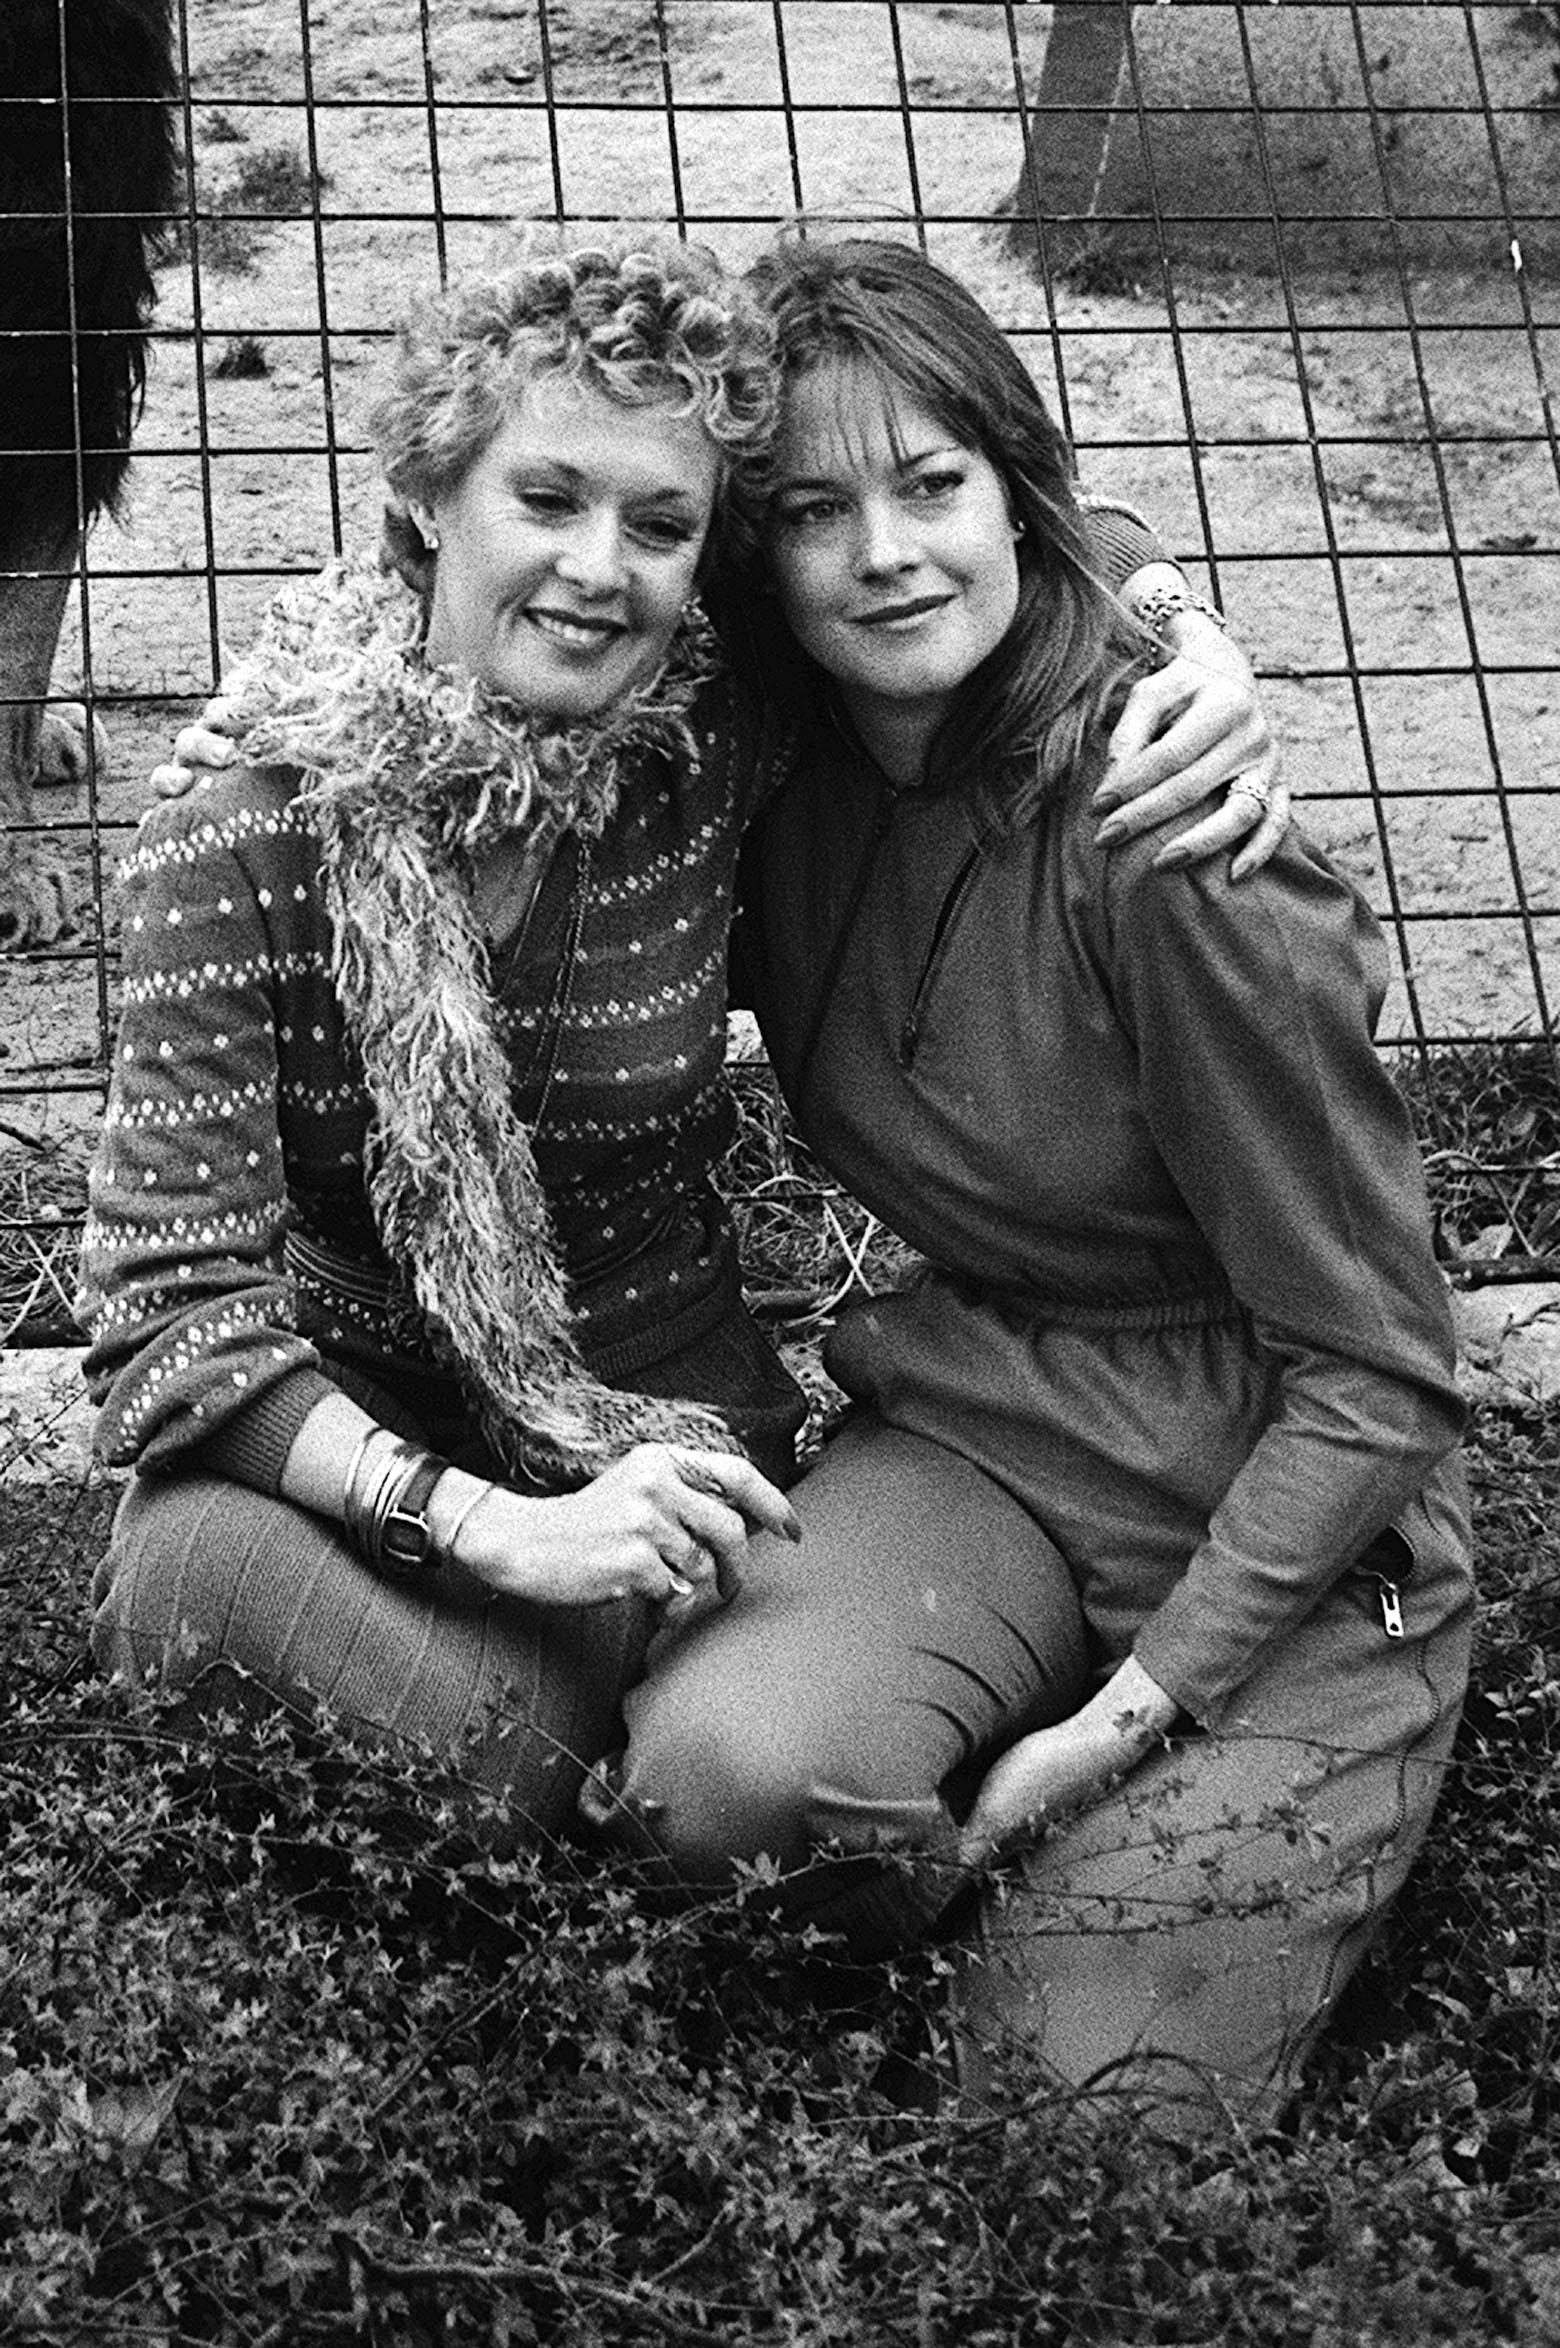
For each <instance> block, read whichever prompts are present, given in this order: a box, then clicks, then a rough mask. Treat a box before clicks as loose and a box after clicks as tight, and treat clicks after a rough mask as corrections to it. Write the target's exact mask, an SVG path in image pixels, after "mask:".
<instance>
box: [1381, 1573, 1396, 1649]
mask: <svg viewBox="0 0 1560 2348" xmlns="http://www.w3.org/2000/svg"><path fill="white" fill-rule="evenodd" d="M1376 1588H1377V1591H1378V1593H1379V1595H1380V1599H1381V1627H1382V1629H1383V1630H1384V1631H1385V1632H1386V1634H1387V1637H1388V1638H1389V1639H1400V1638H1401V1637H1402V1636H1403V1601H1402V1599H1401V1598H1400V1597H1399V1595H1398V1586H1397V1584H1396V1582H1389V1581H1387V1580H1386V1579H1385V1578H1384V1577H1383V1576H1382V1575H1380V1574H1378V1575H1377V1577H1376Z"/></svg>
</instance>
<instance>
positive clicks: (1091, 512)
mask: <svg viewBox="0 0 1560 2348" xmlns="http://www.w3.org/2000/svg"><path fill="white" fill-rule="evenodd" d="M1085 510H1086V512H1087V514H1088V520H1089V536H1090V538H1091V539H1092V540H1093V542H1094V559H1095V561H1096V562H1097V563H1098V565H1099V567H1100V570H1101V572H1102V573H1103V575H1104V577H1105V578H1106V580H1107V581H1108V582H1109V584H1110V585H1111V586H1112V587H1113V588H1114V589H1115V591H1116V593H1117V594H1118V595H1119V594H1120V592H1121V590H1122V588H1123V587H1124V586H1125V585H1126V583H1127V581H1128V580H1129V579H1130V578H1131V576H1132V574H1133V572H1134V571H1140V570H1141V569H1142V568H1143V565H1144V564H1145V563H1167V562H1170V561H1171V560H1173V557H1171V556H1170V555H1168V554H1166V552H1165V550H1164V548H1163V547H1162V546H1161V545H1160V543H1159V540H1158V539H1157V538H1156V537H1155V535H1154V532H1153V531H1152V530H1151V529H1150V528H1149V525H1148V524H1147V522H1145V521H1144V519H1143V517H1142V515H1141V514H1139V513H1136V512H1134V510H1133V508H1132V507H1131V506H1129V505H1118V504H1116V503H1114V502H1112V503H1111V504H1108V505H1104V504H1102V505H1094V504H1090V505H1089V506H1087V507H1086V509H1085Z"/></svg>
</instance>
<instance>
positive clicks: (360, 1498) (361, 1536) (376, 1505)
mask: <svg viewBox="0 0 1560 2348" xmlns="http://www.w3.org/2000/svg"><path fill="white" fill-rule="evenodd" d="M448 1466H449V1462H448V1460H445V1459H441V1458H440V1457H439V1455H438V1453H437V1452H434V1451H424V1450H423V1449H422V1448H421V1447H420V1446H419V1445H418V1444H415V1443H407V1442H404V1441H403V1440H402V1438H401V1437H400V1436H399V1435H392V1434H390V1433H389V1431H388V1430H387V1429H386V1428H384V1427H369V1428H368V1429H367V1430H366V1431H365V1432H364V1433H363V1435H361V1436H360V1437H359V1439H358V1445H357V1449H356V1450H355V1451H354V1452H353V1454H352V1463H351V1465H350V1466H349V1468H348V1469H347V1487H346V1501H345V1511H344V1513H345V1517H346V1526H347V1531H348V1532H349V1533H350V1534H351V1536H352V1539H353V1540H354V1541H355V1542H356V1544H357V1546H358V1548H359V1549H360V1550H361V1551H362V1553H363V1555H364V1556H365V1557H366V1558H367V1559H368V1562H369V1564H370V1565H373V1566H377V1567H378V1568H379V1570H380V1571H381V1572H383V1573H388V1574H394V1575H397V1576H415V1575H418V1574H421V1573H424V1572H426V1571H428V1570H429V1569H430V1568H431V1567H434V1566H438V1565H442V1564H444V1563H446V1562H447V1561H448V1559H449V1558H450V1557H451V1555H452V1554H453V1551H454V1547H455V1536H456V1535H457V1533H458V1532H459V1531H460V1528H461V1526H462V1525H463V1524H464V1523H465V1521H466V1519H467V1517H468V1516H469V1515H470V1514H471V1512H472V1510H473V1509H474V1508H475V1507H476V1505H477V1502H478V1501H479V1500H485V1499H486V1497H487V1495H488V1493H489V1492H490V1491H491V1490H492V1489H493V1487H492V1485H491V1484H486V1483H483V1484H479V1485H478V1487H477V1489H476V1491H475V1492H473V1493H472V1495H471V1497H470V1499H469V1500H468V1501H467V1502H466V1505H465V1507H464V1508H463V1509H462V1510H461V1511H460V1514H459V1515H458V1516H457V1517H456V1519H455V1521H454V1523H453V1524H452V1525H451V1526H450V1529H449V1532H448V1534H447V1536H446V1537H445V1539H444V1540H443V1541H442V1542H439V1541H436V1540H435V1539H434V1535H433V1528H432V1526H431V1525H430V1524H429V1522H428V1502H429V1500H430V1499H431V1498H432V1496H433V1488H434V1485H435V1484H436V1483H437V1482H438V1480H439V1478H440V1477H441V1476H442V1475H443V1474H444V1471H445V1469H446V1468H447V1467H448Z"/></svg>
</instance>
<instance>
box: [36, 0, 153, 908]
mask: <svg viewBox="0 0 1560 2348" xmlns="http://www.w3.org/2000/svg"><path fill="white" fill-rule="evenodd" d="M171 13H172V0H0V950H4V949H6V948H8V947H15V946H32V945H47V944H48V943H49V942H50V941H51V940H52V939H54V938H56V937H58V935H59V934H60V932H61V930H62V929H64V928H66V927H67V926H68V925H69V922H70V919H71V909H72V898H73V894H74V890H73V885H72V880H71V875H70V871H69V867H68V865H67V864H66V863H65V862H63V861H62V860H61V859H60V857H59V856H58V855H57V854H56V853H55V852H54V850H53V848H52V846H51V845H49V844H48V843H46V842H41V841H39V840H38V839H37V838H35V837H33V836H31V835H32V832H33V797H32V791H33V783H34V781H35V780H36V779H37V777H38V774H39V772H40V766H41V764H42V763H44V762H45V761H47V762H49V763H52V764H53V765H54V766H55V767H57V768H58V769H60V770H61V771H63V772H65V773H70V772H72V771H76V772H80V771H83V765H84V753H83V747H82V744H81V741H80V740H79V738H78V737H77V735H76V734H75V731H74V729H73V727H72V726H71V724H70V723H69V722H68V721H65V720H63V719H62V717H61V716H59V715H56V716H55V717H54V718H52V719H50V720H47V721H46V720H45V719H44V717H43V714H42V707H41V704H42V701H43V698H44V695H45V694H46V693H47V692H48V690H49V677H50V672H51V670H52V668H53V665H54V655H55V650H56V648H57V645H58V642H59V632H60V622H61V619H62V617H63V614H64V610H65V604H66V600H67V597H68V595H69V590H70V580H71V574H72V572H73V571H74V569H75V564H76V557H77V554H78V552H79V550H80V545H81V540H82V536H83V534H84V532H85V531H86V529H87V527H88V526H89V525H90V523H91V522H92V521H93V519H94V517H95V516H96V515H98V514H99V513H101V512H103V511H104V510H105V509H111V508H112V507H113V506H114V504H115V502H116V500H117V499H118V496H119V492H120V489H121V486H122V484H123V481H124V476H125V467H126V464H127V463H128V461H129V446H130V432H131V428H132V426H133V424H134V423H135V419H136V416H137V414H138V412H139V409H140V402H141V394H142V391H143V389H144V387H145V382H146V337H147V328H148V325H149V324H150V321H151V315H152V304H153V301H154V298H155V288H154V286H153V282H152V265H153V263H154V261H155V260H156V258H157V255H158V250H159V248H160V246H162V245H163V244H164V242H165V241H166V239H167V237H168V231H169V215H170V213H171V212H172V211H173V209H174V206H175V203H176V198H177V164H176V159H175V151H174V140H173V116H172V108H171V105H170V103H169V101H170V100H171V99H172V98H173V96H174V94H175V89H176V82H175V77H174V70H173V56H172V47H173V41H172V29H171V22H170V19H171ZM67 165H68V169H67ZM7 574H10V575H9V576H8V575H7ZM18 574H20V575H18Z"/></svg>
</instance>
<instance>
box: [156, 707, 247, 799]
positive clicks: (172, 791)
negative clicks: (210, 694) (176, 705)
mask: <svg viewBox="0 0 1560 2348" xmlns="http://www.w3.org/2000/svg"><path fill="white" fill-rule="evenodd" d="M232 725H233V705H232V703H231V702H230V701H225V700H224V699H223V697H222V695H221V694H220V693H219V694H217V695H216V697H215V698H214V699H213V700H211V701H208V702H207V704H206V706H205V708H204V709H203V710H202V711H201V713H200V716H199V718H198V719H197V721H196V722H195V724H194V725H190V726H182V727H181V728H180V730H179V732H178V734H177V735H176V736H175V737H174V744H173V757H172V758H171V759H170V760H168V761H166V762H165V763H164V764H163V765H162V766H154V767H153V769H152V789H153V790H154V791H155V792H156V793H157V796H158V797H159V798H160V799H182V798H183V796H184V794H185V792H186V791H188V790H192V789H193V788H194V786H195V784H196V783H198V782H199V781H200V780H201V779H202V776H203V775H204V774H206V773H208V772H210V771H212V770H213V769H220V768H222V767H224V766H231V765H232V763H233V760H234V758H235V757H236V756H237V752H236V751H235V749H234V747H233V741H232V731H231V729H232Z"/></svg>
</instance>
